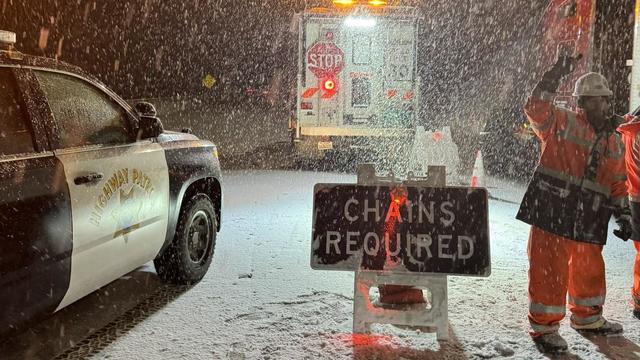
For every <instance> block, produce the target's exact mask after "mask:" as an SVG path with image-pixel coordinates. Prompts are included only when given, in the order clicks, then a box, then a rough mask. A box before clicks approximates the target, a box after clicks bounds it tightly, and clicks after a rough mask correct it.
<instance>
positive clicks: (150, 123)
mask: <svg viewBox="0 0 640 360" xmlns="http://www.w3.org/2000/svg"><path fill="white" fill-rule="evenodd" d="M138 125H139V126H138V139H151V138H156V137H158V136H159V135H160V134H162V133H163V132H164V127H163V126H162V121H160V119H159V118H157V117H155V116H144V115H141V116H140V121H139V122H138Z"/></svg>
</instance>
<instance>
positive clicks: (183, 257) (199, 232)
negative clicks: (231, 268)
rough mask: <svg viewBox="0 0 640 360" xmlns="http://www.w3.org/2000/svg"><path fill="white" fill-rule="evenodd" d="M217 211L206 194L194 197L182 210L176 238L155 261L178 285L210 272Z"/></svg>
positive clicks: (164, 276)
mask: <svg viewBox="0 0 640 360" xmlns="http://www.w3.org/2000/svg"><path fill="white" fill-rule="evenodd" d="M216 228H217V226H216V212H215V210H214V207H213V203H212V202H211V199H210V198H209V197H208V196H207V195H205V194H196V195H194V196H193V197H191V198H190V199H189V200H188V202H187V203H186V204H185V205H184V206H183V208H182V210H181V211H180V217H179V219H178V226H177V228H176V234H175V236H174V238H173V241H172V242H171V244H170V245H169V247H167V248H166V249H165V251H164V252H163V253H162V255H160V256H159V257H158V258H157V259H155V260H154V264H155V266H156V271H157V272H158V276H160V278H161V279H162V280H163V281H165V282H170V283H175V284H193V283H196V282H198V281H200V280H201V279H202V278H203V277H204V275H205V274H206V273H207V270H208V269H209V266H210V265H211V260H212V258H213V250H214V247H215V245H216Z"/></svg>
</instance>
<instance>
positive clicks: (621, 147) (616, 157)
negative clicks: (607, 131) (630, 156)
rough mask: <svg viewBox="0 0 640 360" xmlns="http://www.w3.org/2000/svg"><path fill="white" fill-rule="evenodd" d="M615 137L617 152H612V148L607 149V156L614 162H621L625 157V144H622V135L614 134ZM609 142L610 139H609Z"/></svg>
mask: <svg viewBox="0 0 640 360" xmlns="http://www.w3.org/2000/svg"><path fill="white" fill-rule="evenodd" d="M613 137H614V139H615V147H616V150H615V151H613V150H611V147H607V155H608V156H609V158H610V159H612V160H620V159H622V157H623V156H624V143H623V142H622V137H621V136H620V134H618V133H616V132H614V133H613ZM607 141H609V139H607Z"/></svg>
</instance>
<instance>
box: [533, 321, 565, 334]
mask: <svg viewBox="0 0 640 360" xmlns="http://www.w3.org/2000/svg"><path fill="white" fill-rule="evenodd" d="M529 323H530V324H531V329H533V331H535V332H537V333H539V334H548V333H552V332H556V331H558V329H560V324H555V325H540V324H536V323H533V322H529Z"/></svg>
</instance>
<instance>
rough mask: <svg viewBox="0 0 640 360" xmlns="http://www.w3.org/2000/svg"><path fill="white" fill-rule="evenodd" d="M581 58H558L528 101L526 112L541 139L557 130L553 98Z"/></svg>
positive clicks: (579, 56)
mask: <svg viewBox="0 0 640 360" xmlns="http://www.w3.org/2000/svg"><path fill="white" fill-rule="evenodd" d="M580 58H581V55H578V56H577V57H569V56H563V57H560V58H558V60H557V61H556V63H555V64H553V66H552V67H551V68H550V69H549V70H547V71H546V72H545V73H544V75H542V78H541V79H540V81H538V83H537V84H536V86H535V87H534V88H533V92H532V93H531V96H530V97H529V99H528V100H527V104H526V105H525V107H524V112H525V114H526V115H527V119H528V120H529V122H530V123H531V128H532V129H533V131H534V132H535V133H536V135H537V136H538V137H539V138H540V139H543V140H544V138H546V136H547V135H548V134H549V133H550V132H552V131H553V129H554V128H555V127H554V125H555V121H556V117H557V110H556V107H555V106H554V105H553V103H552V101H553V98H554V97H555V94H556V91H557V90H558V86H560V81H561V80H562V78H563V77H565V76H567V75H569V74H570V73H571V72H572V71H573V69H574V68H575V65H576V63H577V62H578V60H580Z"/></svg>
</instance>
